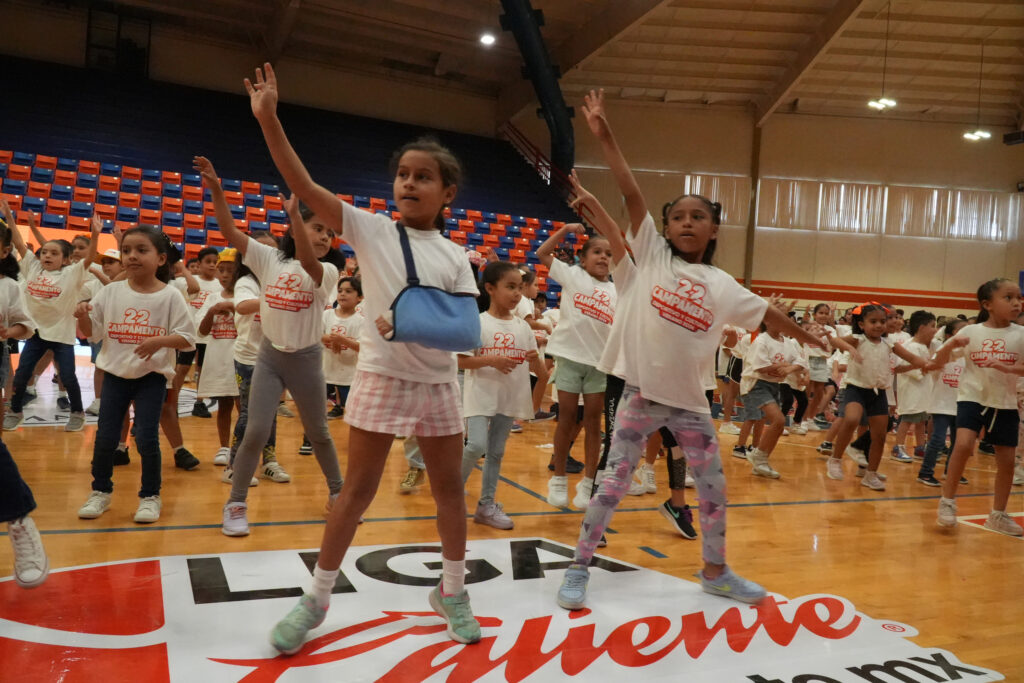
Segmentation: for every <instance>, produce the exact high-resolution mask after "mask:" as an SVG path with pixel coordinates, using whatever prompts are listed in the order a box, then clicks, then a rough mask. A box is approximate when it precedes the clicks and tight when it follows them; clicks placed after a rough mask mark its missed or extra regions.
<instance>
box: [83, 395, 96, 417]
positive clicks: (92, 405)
mask: <svg viewBox="0 0 1024 683" xmlns="http://www.w3.org/2000/svg"><path fill="white" fill-rule="evenodd" d="M85 412H86V413H88V414H89V415H99V414H100V400H99V399H98V398H95V399H93V401H92V403H90V404H89V407H88V408H86V409H85Z"/></svg>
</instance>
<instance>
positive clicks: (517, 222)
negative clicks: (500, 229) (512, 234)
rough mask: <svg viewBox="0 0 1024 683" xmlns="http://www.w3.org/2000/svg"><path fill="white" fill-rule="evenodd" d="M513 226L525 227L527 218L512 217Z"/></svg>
mask: <svg viewBox="0 0 1024 683" xmlns="http://www.w3.org/2000/svg"><path fill="white" fill-rule="evenodd" d="M512 224H513V225H518V226H525V225H526V216H512Z"/></svg>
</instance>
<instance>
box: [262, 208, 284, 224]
mask: <svg viewBox="0 0 1024 683" xmlns="http://www.w3.org/2000/svg"><path fill="white" fill-rule="evenodd" d="M267 222H268V223H287V222H288V214H286V213H285V212H284V211H278V210H277V209H270V210H269V211H267Z"/></svg>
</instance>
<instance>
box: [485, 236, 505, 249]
mask: <svg viewBox="0 0 1024 683" xmlns="http://www.w3.org/2000/svg"><path fill="white" fill-rule="evenodd" d="M483 238H484V246H485V247H490V248H492V249H497V248H498V247H499V246H501V243H500V242H498V236H497V235H484V236H483Z"/></svg>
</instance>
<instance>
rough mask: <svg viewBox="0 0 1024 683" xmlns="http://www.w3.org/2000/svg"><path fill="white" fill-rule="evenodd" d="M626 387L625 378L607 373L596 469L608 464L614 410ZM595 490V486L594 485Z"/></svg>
mask: <svg viewBox="0 0 1024 683" xmlns="http://www.w3.org/2000/svg"><path fill="white" fill-rule="evenodd" d="M625 388H626V380H624V379H622V378H621V377H616V376H615V375H608V381H607V383H606V384H605V388H604V438H603V439H602V442H603V443H602V448H601V460H600V462H598V463H597V469H599V470H603V469H604V468H605V465H607V464H608V449H610V448H611V447H612V434H614V433H615V412H616V411H617V410H618V409H619V399H621V398H622V390H623V389H625ZM594 490H595V491H596V490H597V487H596V486H595V487H594Z"/></svg>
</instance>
